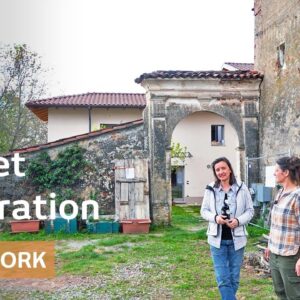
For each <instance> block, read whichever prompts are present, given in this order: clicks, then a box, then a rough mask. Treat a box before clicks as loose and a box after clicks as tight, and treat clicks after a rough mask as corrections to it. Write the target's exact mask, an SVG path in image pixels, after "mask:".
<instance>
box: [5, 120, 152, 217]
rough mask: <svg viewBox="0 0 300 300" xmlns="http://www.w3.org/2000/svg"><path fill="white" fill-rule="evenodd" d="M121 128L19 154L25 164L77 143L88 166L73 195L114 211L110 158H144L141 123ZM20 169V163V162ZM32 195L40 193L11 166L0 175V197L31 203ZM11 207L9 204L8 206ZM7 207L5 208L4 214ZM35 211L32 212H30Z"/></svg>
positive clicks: (43, 196)
mask: <svg viewBox="0 0 300 300" xmlns="http://www.w3.org/2000/svg"><path fill="white" fill-rule="evenodd" d="M123 127H125V128H121V129H115V130H109V131H107V133H99V134H98V135H97V134H95V135H94V136H89V137H85V138H84V137H81V138H79V139H73V140H72V141H69V142H65V143H63V144H61V145H54V146H53V145H51V143H50V144H48V145H47V144H46V145H44V146H43V147H42V148H44V149H43V150H39V151H31V150H28V151H27V152H24V153H22V154H21V155H20V156H21V157H25V159H26V161H25V163H26V164H27V163H28V162H29V161H30V160H32V159H34V158H35V157H36V156H37V155H38V154H39V153H40V152H41V151H46V152H48V154H49V155H50V157H51V158H52V159H53V158H55V157H56V156H57V154H58V153H59V152H61V151H63V150H64V149H66V148H67V147H70V146H72V145H75V144H77V145H78V146H80V147H82V148H84V149H85V150H86V151H85V152H84V159H85V160H86V161H87V162H88V167H87V168H86V169H85V170H84V175H83V177H82V178H81V180H80V184H79V185H78V186H77V187H75V191H76V195H78V198H80V199H82V200H87V199H90V198H91V195H93V197H95V198H96V199H94V200H97V201H98V203H99V206H100V212H101V214H110V215H111V214H115V199H114V193H115V188H114V186H115V183H114V182H115V177H114V176H115V171H114V161H115V160H119V159H132V158H133V159H137V158H147V152H146V151H145V150H144V126H143V124H142V122H139V123H138V124H135V125H130V126H128V125H127V126H123ZM20 165H21V168H22V165H23V163H22V162H21V163H20ZM50 192H51V191H48V193H45V194H42V195H41V196H42V199H47V198H48V199H49V193H50ZM36 195H40V194H39V193H38V192H37V191H36V189H35V188H34V187H33V186H32V185H31V184H30V178H29V179H26V178H24V177H17V176H16V175H14V173H13V168H12V165H11V169H10V175H9V176H6V177H2V178H0V200H11V201H14V200H21V199H22V200H26V201H28V202H32V201H33V200H34V199H35V197H36ZM11 209H12V207H11ZM11 209H8V210H6V214H7V216H8V217H10V215H11ZM34 214H35V212H34Z"/></svg>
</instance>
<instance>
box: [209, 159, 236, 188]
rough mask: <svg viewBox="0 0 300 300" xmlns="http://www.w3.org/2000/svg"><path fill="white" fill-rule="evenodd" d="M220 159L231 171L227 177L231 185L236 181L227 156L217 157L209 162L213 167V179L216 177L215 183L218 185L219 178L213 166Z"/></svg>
mask: <svg viewBox="0 0 300 300" xmlns="http://www.w3.org/2000/svg"><path fill="white" fill-rule="evenodd" d="M221 161H223V162H224V163H226V164H227V166H228V168H229V169H230V171H231V173H230V177H229V184H230V185H233V184H234V183H236V179H235V176H234V173H233V168H232V165H231V163H230V161H229V160H228V158H226V157H219V158H217V159H215V160H214V161H213V162H212V163H211V167H212V169H213V172H214V176H215V179H216V181H215V185H217V186H219V185H220V179H219V178H218V177H217V174H216V170H215V166H216V164H218V163H219V162H221Z"/></svg>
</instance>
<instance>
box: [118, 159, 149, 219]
mask: <svg viewBox="0 0 300 300" xmlns="http://www.w3.org/2000/svg"><path fill="white" fill-rule="evenodd" d="M115 205H116V216H117V217H118V218H119V220H126V219H150V213H149V180H148V161H147V160H146V159H126V160H117V161H116V162H115Z"/></svg>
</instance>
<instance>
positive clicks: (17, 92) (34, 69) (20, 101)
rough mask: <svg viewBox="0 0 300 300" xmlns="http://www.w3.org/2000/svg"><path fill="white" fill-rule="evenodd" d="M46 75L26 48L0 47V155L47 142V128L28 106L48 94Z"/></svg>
mask: <svg viewBox="0 0 300 300" xmlns="http://www.w3.org/2000/svg"><path fill="white" fill-rule="evenodd" d="M44 73H45V70H43V69H42V67H41V62H40V57H39V56H38V55H37V53H35V52H31V51H30V50H28V48H27V46H26V45H13V46H2V47H1V48H0V153H5V152H7V151H9V150H11V149H15V148H21V147H27V146H30V145H34V144H37V143H43V142H45V139H46V136H47V134H46V125H45V124H43V123H42V122H41V121H40V120H39V119H38V118H36V117H35V116H34V115H33V114H32V113H31V112H30V111H29V110H28V108H27V107H25V103H26V102H27V101H31V100H33V99H39V98H40V97H41V96H42V94H43V93H44V88H45V85H44V83H43V82H42V80H41V78H42V76H43V74H44Z"/></svg>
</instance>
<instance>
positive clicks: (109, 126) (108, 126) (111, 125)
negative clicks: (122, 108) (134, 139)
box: [99, 123, 118, 129]
mask: <svg viewBox="0 0 300 300" xmlns="http://www.w3.org/2000/svg"><path fill="white" fill-rule="evenodd" d="M117 125H118V124H110V123H100V125H99V128H100V129H107V128H113V127H114V126H117Z"/></svg>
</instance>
